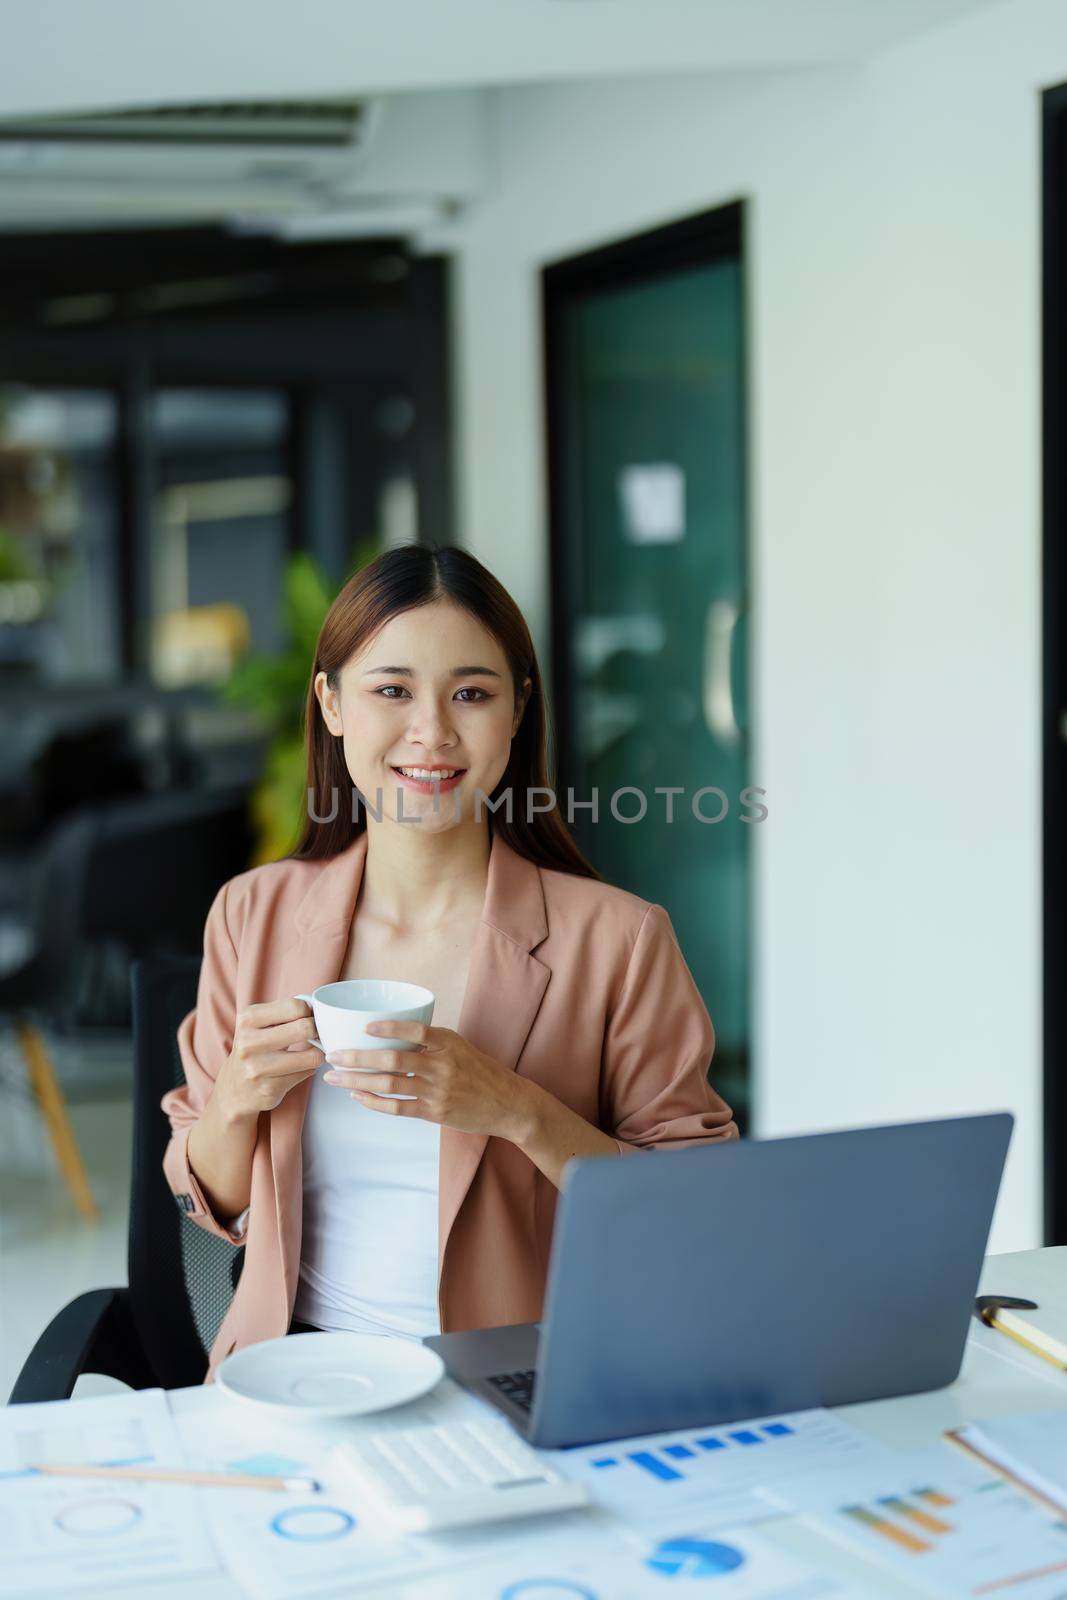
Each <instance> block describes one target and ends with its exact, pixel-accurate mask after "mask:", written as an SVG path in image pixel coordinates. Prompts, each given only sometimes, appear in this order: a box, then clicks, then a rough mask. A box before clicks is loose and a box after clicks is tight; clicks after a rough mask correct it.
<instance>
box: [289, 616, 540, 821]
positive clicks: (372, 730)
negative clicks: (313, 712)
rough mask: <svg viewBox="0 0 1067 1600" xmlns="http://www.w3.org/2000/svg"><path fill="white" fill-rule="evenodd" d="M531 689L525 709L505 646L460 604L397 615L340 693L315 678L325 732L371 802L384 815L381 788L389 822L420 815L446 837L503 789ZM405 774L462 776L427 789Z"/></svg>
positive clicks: (345, 672) (349, 665)
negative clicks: (478, 802)
mask: <svg viewBox="0 0 1067 1600" xmlns="http://www.w3.org/2000/svg"><path fill="white" fill-rule="evenodd" d="M529 690H530V679H529V678H526V679H525V680H524V681H523V685H522V691H521V699H520V703H519V705H518V706H516V703H515V688H514V683H513V680H512V676H511V671H510V669H509V667H508V663H507V657H506V656H505V655H504V652H503V650H502V649H501V647H500V645H499V644H498V643H497V641H496V639H494V637H493V635H492V634H491V633H490V632H489V630H488V629H487V628H484V627H483V626H482V624H481V623H480V622H478V621H477V619H476V618H475V617H473V616H471V614H470V613H469V612H467V611H464V610H463V608H462V607H461V606H457V605H456V604H455V603H454V602H453V601H451V600H435V601H433V602H431V603H430V604H428V605H424V606H418V607H416V608H415V609H414V610H412V611H405V612H402V613H401V615H399V616H396V617H392V618H391V619H390V620H389V621H388V622H387V623H385V625H384V626H383V627H382V628H380V629H379V631H378V633H377V634H376V635H375V636H374V638H373V639H372V640H371V642H370V643H369V644H368V645H366V646H365V647H364V648H363V650H361V651H360V652H359V654H357V655H355V656H353V657H352V658H351V660H349V661H347V662H346V663H345V665H344V667H343V668H342V671H341V674H340V684H339V689H337V690H334V689H331V688H330V686H329V684H328V683H327V680H326V674H325V673H324V672H320V673H318V674H317V675H316V678H315V694H316V697H317V698H318V702H319V705H320V707H321V709H322V715H323V718H324V720H325V722H326V726H327V727H328V729H329V730H330V732H331V733H332V734H334V735H336V736H340V737H341V738H342V739H343V742H344V754H345V764H346V766H347V767H348V772H349V776H350V777H351V779H352V782H353V783H354V784H355V785H356V787H357V789H359V791H360V793H361V794H363V795H364V796H365V797H366V799H367V801H368V804H369V805H370V806H372V807H374V809H375V810H377V808H378V792H379V790H380V791H381V799H382V821H383V822H392V823H395V822H396V821H397V819H398V818H401V817H404V818H411V817H419V818H420V819H421V821H420V823H419V824H418V825H419V826H420V827H422V828H424V829H433V830H437V831H443V830H445V829H447V828H452V827H455V826H456V825H457V820H458V821H460V822H462V821H469V820H470V819H472V818H473V815H474V796H475V792H476V791H477V790H480V791H481V793H482V794H484V795H486V796H488V795H489V794H491V793H492V791H493V789H494V788H495V786H496V785H497V783H499V781H500V779H501V777H502V776H503V773H504V771H505V769H506V767H507V764H508V757H509V755H510V752H511V741H512V739H513V738H514V736H515V733H516V732H517V730H518V727H519V723H520V722H521V721H522V711H523V709H524V707H525V704H526V697H527V695H528V694H529ZM402 767H407V768H416V769H418V768H422V769H430V768H439V769H444V770H445V771H447V772H456V773H457V776H456V777H455V778H454V779H448V778H445V777H444V776H441V777H439V778H437V779H436V780H429V781H426V780H420V779H418V778H410V777H405V776H403V774H402V773H401V772H400V771H399V769H400V768H402ZM457 794H458V798H457ZM435 801H436V805H435ZM457 813H458V818H457ZM487 815H488V813H487V812H486V811H485V809H484V807H483V809H482V813H481V817H482V819H484V818H485V817H486V816H487ZM369 820H370V822H373V821H375V820H376V818H374V817H370V818H369ZM403 826H411V824H410V823H404V824H403Z"/></svg>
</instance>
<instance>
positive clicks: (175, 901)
mask: <svg viewBox="0 0 1067 1600" xmlns="http://www.w3.org/2000/svg"><path fill="white" fill-rule="evenodd" d="M252 844H253V840H252V832H251V824H250V821H249V813H248V794H247V791H246V790H244V789H239V790H222V791H204V790H178V791H174V792H170V793H166V794H157V795H146V796H143V797H140V798H138V799H134V800H124V801H119V802H117V803H114V804H112V805H109V806H108V807H107V808H106V809H105V810H104V811H103V812H102V815H101V822H100V829H99V832H98V835H97V837H96V840H95V841H94V845H93V853H92V860H91V862H90V867H89V876H88V881H87V883H86V890H85V894H86V915H87V921H86V928H85V931H86V934H87V936H88V937H89V938H108V937H111V938H114V939H118V940H121V941H122V943H123V945H124V946H125V948H126V950H127V951H128V953H129V955H130V957H131V958H132V959H135V958H136V957H138V956H152V955H178V954H189V955H192V954H195V953H196V952H197V951H199V950H201V949H202V947H203V938H204V922H205V920H206V918H207V914H208V911H209V910H210V908H211V902H212V900H213V899H214V897H215V894H216V891H217V890H218V888H219V885H220V884H222V883H225V882H226V880H227V879H228V878H231V877H233V876H234V874H235V873H237V872H241V871H243V869H244V868H245V867H246V866H247V865H248V862H249V859H250V856H251V853H252Z"/></svg>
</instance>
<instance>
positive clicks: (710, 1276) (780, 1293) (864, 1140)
mask: <svg viewBox="0 0 1067 1600" xmlns="http://www.w3.org/2000/svg"><path fill="white" fill-rule="evenodd" d="M1013 1122H1014V1119H1013V1117H1012V1116H1011V1114H1010V1113H1009V1112H995V1113H992V1114H989V1115H982V1116H967V1117H952V1118H945V1119H941V1120H938V1121H933V1122H911V1123H901V1124H894V1125H891V1126H885V1127H871V1128H853V1129H846V1130H844V1131H842V1132H834V1133H818V1134H807V1135H803V1136H800V1137H796V1138H787V1139H765V1140H745V1141H737V1142H731V1143H730V1144H724V1145H709V1146H703V1147H696V1146H691V1147H689V1148H687V1149H684V1150H669V1151H668V1150H651V1151H648V1152H645V1153H642V1154H641V1155H639V1156H638V1157H636V1158H635V1159H630V1158H623V1159H620V1160H618V1161H613V1160H610V1159H609V1158H607V1157H594V1158H592V1159H585V1160H578V1159H575V1160H572V1161H571V1162H570V1163H569V1164H568V1166H567V1168H566V1170H565V1173H564V1185H563V1190H562V1193H561V1195H560V1199H559V1202H558V1208H557V1213H556V1223H555V1231H554V1234H553V1239H552V1253H551V1258H550V1261H549V1271H548V1285H547V1290H546V1295H545V1311H544V1318H543V1321H541V1322H540V1323H526V1324H518V1325H514V1326H510V1327H500V1328H486V1329H480V1330H475V1331H472V1332H467V1333H445V1334H437V1335H434V1336H431V1337H428V1338H426V1339H425V1340H424V1341H423V1343H425V1344H427V1345H429V1347H430V1348H431V1349H433V1350H436V1351H437V1352H438V1354H439V1355H440V1356H441V1357H442V1359H443V1360H444V1362H445V1365H446V1367H447V1368H448V1371H449V1372H450V1373H451V1375H452V1376H453V1377H454V1378H455V1379H457V1381H458V1382H460V1383H462V1384H463V1385H465V1386H466V1387H467V1388H468V1389H471V1390H472V1391H474V1392H475V1393H477V1394H479V1395H481V1396H482V1397H483V1398H485V1399H487V1400H489V1401H491V1402H492V1404H493V1405H495V1406H497V1407H498V1408H499V1409H500V1410H501V1411H503V1412H504V1413H505V1414H506V1415H507V1416H508V1417H509V1418H510V1420H511V1422H512V1423H513V1424H514V1425H515V1426H516V1428H517V1429H518V1430H519V1432H520V1433H522V1434H523V1435H524V1437H525V1438H526V1439H527V1440H529V1442H530V1443H531V1444H535V1445H538V1446H541V1447H544V1448H553V1447H563V1446H568V1445H579V1444H592V1443H594V1442H596V1441H599V1440H602V1439H618V1438H626V1437H628V1436H629V1435H632V1434H642V1433H658V1432H660V1431H663V1430H666V1429H672V1428H690V1427H698V1426H701V1425H704V1424H708V1423H722V1422H734V1421H736V1420H737V1419H739V1418H742V1417H761V1416H770V1415H771V1414H781V1413H783V1412H789V1411H802V1410H806V1409H808V1408H809V1407H814V1406H843V1405H851V1404H853V1403H855V1402H857V1401H862V1400H882V1399H887V1398H888V1397H889V1396H891V1395H899V1394H914V1393H918V1392H920V1391H922V1390H926V1389H939V1388H941V1387H943V1386H944V1385H945V1384H948V1383H951V1382H952V1381H953V1380H954V1379H955V1378H956V1377H957V1375H958V1373H959V1370H960V1367H961V1365H962V1362H963V1352H964V1347H965V1344H966V1339H967V1328H968V1323H969V1321H970V1317H971V1313H972V1310H973V1307H974V1297H975V1291H976V1289H977V1286H978V1277H979V1273H980V1272H981V1268H982V1261H983V1257H984V1255H985V1248H986V1242H987V1239H988V1236H989V1229H990V1224H991V1222H992V1219H993V1207H994V1205H995V1203H996V1198H997V1192H998V1190H999V1187H1000V1179H1001V1174H1002V1172H1003V1170H1004V1160H1005V1157H1006V1155H1007V1150H1008V1142H1009V1140H1010V1138H1011V1130H1012V1126H1013Z"/></svg>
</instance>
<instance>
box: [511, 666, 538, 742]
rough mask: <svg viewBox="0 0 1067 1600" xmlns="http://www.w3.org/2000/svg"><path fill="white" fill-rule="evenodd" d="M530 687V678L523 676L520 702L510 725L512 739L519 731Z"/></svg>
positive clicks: (531, 684)
mask: <svg viewBox="0 0 1067 1600" xmlns="http://www.w3.org/2000/svg"><path fill="white" fill-rule="evenodd" d="M532 687H533V681H532V679H530V678H524V679H523V680H522V688H521V689H520V690H519V695H520V704H519V705H518V706H517V707H516V710H515V720H514V721H513V722H512V725H511V737H512V738H513V739H514V737H515V735H516V734H517V733H518V731H519V725H520V723H521V722H522V718H523V713H524V712H525V710H526V702H527V700H529V698H530V690H531V689H532Z"/></svg>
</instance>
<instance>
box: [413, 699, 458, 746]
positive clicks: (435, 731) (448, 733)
mask: <svg viewBox="0 0 1067 1600" xmlns="http://www.w3.org/2000/svg"><path fill="white" fill-rule="evenodd" d="M407 736H408V741H409V743H413V744H421V745H423V746H425V747H426V748H427V749H428V750H431V751H433V750H436V749H437V747H438V746H443V745H449V744H454V743H455V732H454V730H453V727H452V723H451V720H450V718H449V716H448V713H447V711H446V710H445V709H444V708H443V707H442V706H438V705H434V704H431V703H427V704H426V705H423V706H416V707H415V709H414V711H413V713H412V717H411V720H410V722H409V723H408V734H407Z"/></svg>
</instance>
